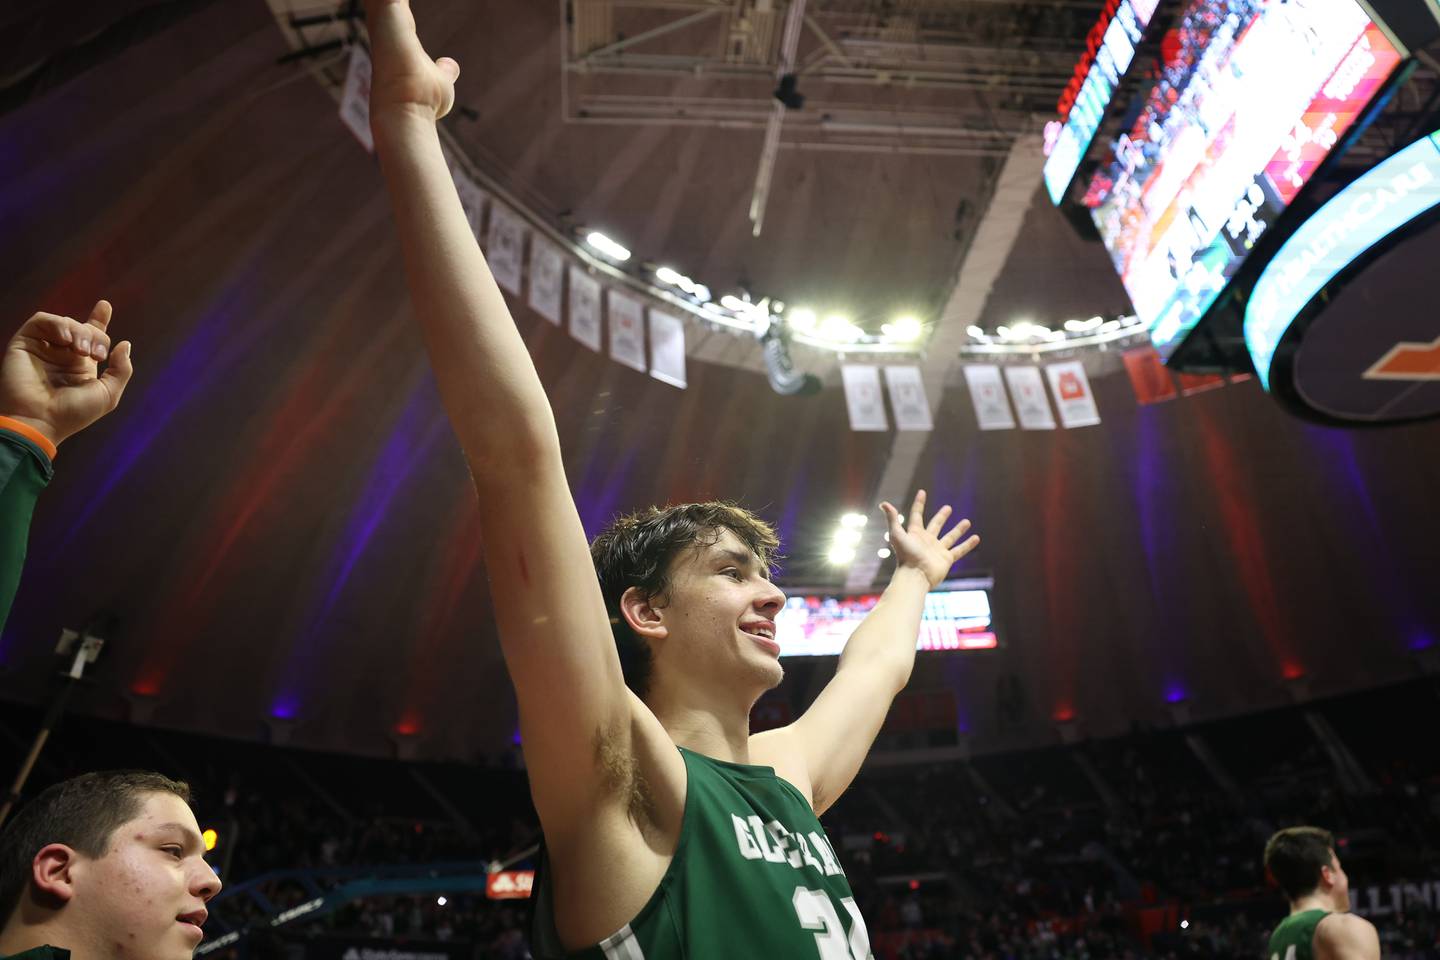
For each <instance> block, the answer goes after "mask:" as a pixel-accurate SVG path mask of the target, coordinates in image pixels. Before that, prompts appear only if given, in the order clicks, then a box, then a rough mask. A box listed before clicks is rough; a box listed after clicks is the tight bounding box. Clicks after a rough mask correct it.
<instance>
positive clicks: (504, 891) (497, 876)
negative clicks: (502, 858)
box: [485, 870, 535, 900]
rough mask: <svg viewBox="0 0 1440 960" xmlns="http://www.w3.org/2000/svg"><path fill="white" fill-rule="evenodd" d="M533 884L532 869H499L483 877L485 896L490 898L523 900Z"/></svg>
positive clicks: (528, 894)
mask: <svg viewBox="0 0 1440 960" xmlns="http://www.w3.org/2000/svg"><path fill="white" fill-rule="evenodd" d="M534 886H535V871H534V870H500V871H498V872H496V873H492V874H490V875H489V876H487V877H486V878H485V896H487V897H489V898H490V899H491V900H524V899H526V898H527V897H529V896H530V890H531V888H532V887H534Z"/></svg>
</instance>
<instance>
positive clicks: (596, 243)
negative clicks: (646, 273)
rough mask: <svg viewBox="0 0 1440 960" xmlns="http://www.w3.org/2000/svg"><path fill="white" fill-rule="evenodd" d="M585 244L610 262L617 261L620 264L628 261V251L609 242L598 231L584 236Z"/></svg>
mask: <svg viewBox="0 0 1440 960" xmlns="http://www.w3.org/2000/svg"><path fill="white" fill-rule="evenodd" d="M585 242H586V243H587V244H589V245H590V246H591V247H592V248H593V249H595V250H598V251H600V252H601V253H603V254H604V255H605V256H607V257H609V258H610V259H611V260H618V261H620V262H621V263H624V262H625V261H626V260H629V259H630V251H629V250H627V249H625V248H624V247H622V246H621V245H620V244H618V243H616V242H615V241H614V240H611V239H610V238H609V237H607V236H605V234H603V233H601V232H600V231H598V230H592V231H590V233H588V234H586V235H585Z"/></svg>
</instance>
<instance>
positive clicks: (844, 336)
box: [820, 313, 863, 343]
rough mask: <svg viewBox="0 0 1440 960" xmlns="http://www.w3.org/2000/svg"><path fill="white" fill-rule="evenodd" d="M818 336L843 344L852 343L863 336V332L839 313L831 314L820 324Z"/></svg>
mask: <svg viewBox="0 0 1440 960" xmlns="http://www.w3.org/2000/svg"><path fill="white" fill-rule="evenodd" d="M820 335H821V336H822V337H825V338H826V339H828V340H839V341H841V342H844V343H854V342H855V341H856V340H859V339H860V337H861V336H862V335H863V331H861V329H860V328H859V327H857V326H855V324H853V323H851V322H850V318H849V317H847V316H845V315H844V314H840V313H832V314H830V315H829V316H828V317H826V318H825V319H824V321H823V322H821V324H820Z"/></svg>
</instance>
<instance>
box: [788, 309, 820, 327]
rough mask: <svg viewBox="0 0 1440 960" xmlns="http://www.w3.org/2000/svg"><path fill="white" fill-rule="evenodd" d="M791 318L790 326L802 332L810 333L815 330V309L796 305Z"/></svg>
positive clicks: (790, 315)
mask: <svg viewBox="0 0 1440 960" xmlns="http://www.w3.org/2000/svg"><path fill="white" fill-rule="evenodd" d="M789 319H790V326H792V327H794V328H795V329H796V330H799V331H800V332H801V333H809V332H810V331H812V330H814V329H815V324H816V322H817V318H816V316H815V311H814V310H811V309H809V308H807V307H796V308H795V309H794V310H791V311H790V314H789Z"/></svg>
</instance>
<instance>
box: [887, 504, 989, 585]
mask: <svg viewBox="0 0 1440 960" xmlns="http://www.w3.org/2000/svg"><path fill="white" fill-rule="evenodd" d="M880 509H881V510H882V511H884V513H885V519H886V520H887V521H889V524H890V549H891V550H892V551H893V552H894V554H895V561H896V563H897V564H898V565H899V566H901V567H913V568H915V569H917V570H919V571H920V572H921V573H923V574H925V579H926V580H928V581H929V582H930V586H931V587H932V588H934V587H936V586H938V585H939V584H940V583H941V582H942V581H943V580H944V579H945V577H946V576H947V575H948V574H949V573H950V568H951V567H953V566H954V565H955V561H957V560H959V559H960V558H961V557H963V556H965V555H966V554H967V553H969V552H970V551H971V550H974V549H975V548H976V547H978V546H979V545H980V538H979V537H978V536H972V537H970V538H969V539H967V540H965V541H964V542H963V543H960V544H959V545H958V546H957V545H956V543H957V541H959V540H960V538H961V537H963V536H965V534H966V533H967V532H968V531H969V530H970V521H969V520H961V521H960V522H959V523H957V524H955V526H953V527H951V528H950V530H949V531H948V532H946V533H944V534H943V535H942V534H941V531H942V530H944V529H945V521H946V520H948V519H949V518H950V507H949V506H948V505H946V506H943V507H941V508H940V509H939V510H937V511H935V516H933V517H931V518H930V522H929V523H928V524H927V523H926V522H925V491H924V490H921V491H919V492H918V493H916V494H915V502H914V503H912V504H911V505H910V522H909V525H908V526H907V525H906V523H905V520H904V518H902V517H901V516H900V511H898V510H896V509H895V507H894V506H893V505H892V504H890V503H889V502H886V503H882V504H880Z"/></svg>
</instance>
